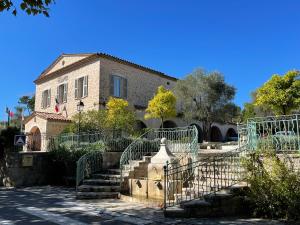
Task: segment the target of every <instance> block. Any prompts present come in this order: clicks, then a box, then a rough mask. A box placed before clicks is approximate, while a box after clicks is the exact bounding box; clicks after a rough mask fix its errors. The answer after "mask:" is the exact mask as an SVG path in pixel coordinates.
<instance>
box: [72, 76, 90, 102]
mask: <svg viewBox="0 0 300 225" xmlns="http://www.w3.org/2000/svg"><path fill="white" fill-rule="evenodd" d="M87 96H88V76H84V77H80V78H79V79H76V80H75V98H76V99H78V98H84V97H87Z"/></svg>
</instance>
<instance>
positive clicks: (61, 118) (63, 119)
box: [25, 111, 72, 123]
mask: <svg viewBox="0 0 300 225" xmlns="http://www.w3.org/2000/svg"><path fill="white" fill-rule="evenodd" d="M34 116H37V117H40V118H42V119H45V120H52V121H61V122H71V121H72V120H71V119H68V118H66V117H64V116H63V115H61V114H57V113H47V112H38V111H35V112H33V113H32V114H31V115H30V116H29V117H27V118H26V119H25V123H27V122H28V121H29V120H31V119H32V118H33V117H34Z"/></svg>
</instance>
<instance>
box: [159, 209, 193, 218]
mask: <svg viewBox="0 0 300 225" xmlns="http://www.w3.org/2000/svg"><path fill="white" fill-rule="evenodd" d="M164 215H165V217H170V218H174V217H176V218H185V217H188V214H187V213H186V211H185V210H184V209H183V208H180V207H179V206H173V207H168V208H167V209H166V210H164Z"/></svg>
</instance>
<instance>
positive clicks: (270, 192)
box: [245, 150, 300, 219]
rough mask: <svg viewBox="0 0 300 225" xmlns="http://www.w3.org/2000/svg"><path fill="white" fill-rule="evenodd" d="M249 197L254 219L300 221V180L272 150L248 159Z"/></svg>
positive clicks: (256, 153) (255, 154) (253, 155)
mask: <svg viewBox="0 0 300 225" xmlns="http://www.w3.org/2000/svg"><path fill="white" fill-rule="evenodd" d="M245 166H246V168H247V170H248V172H249V173H248V178H247V179H248V182H249V184H250V191H249V197H250V199H251V200H252V202H253V203H254V214H255V216H260V217H268V218H284V219H300V211H299V207H300V177H299V173H297V172H294V171H292V170H290V169H289V168H288V166H287V165H285V164H284V162H282V161H281V160H280V159H279V158H278V156H277V155H276V154H275V151H273V150H261V151H256V152H254V153H252V154H251V157H250V158H249V159H246V160H245Z"/></svg>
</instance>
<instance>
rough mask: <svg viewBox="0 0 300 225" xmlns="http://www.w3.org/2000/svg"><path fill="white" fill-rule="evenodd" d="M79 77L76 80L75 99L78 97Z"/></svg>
mask: <svg viewBox="0 0 300 225" xmlns="http://www.w3.org/2000/svg"><path fill="white" fill-rule="evenodd" d="M78 97H79V96H78V79H76V80H75V99H78Z"/></svg>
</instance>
